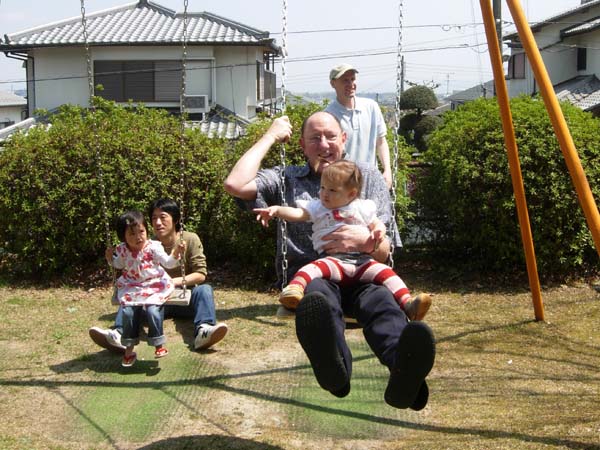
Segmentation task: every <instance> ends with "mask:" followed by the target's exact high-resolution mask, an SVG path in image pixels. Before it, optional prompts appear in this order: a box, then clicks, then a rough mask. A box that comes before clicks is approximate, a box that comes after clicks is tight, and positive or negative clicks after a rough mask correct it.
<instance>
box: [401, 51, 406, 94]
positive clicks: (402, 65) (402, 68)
mask: <svg viewBox="0 0 600 450" xmlns="http://www.w3.org/2000/svg"><path fill="white" fill-rule="evenodd" d="M405 70H406V67H405V66H404V55H402V57H401V58H400V94H403V93H404V78H405V76H406V74H405V73H404V71H405Z"/></svg>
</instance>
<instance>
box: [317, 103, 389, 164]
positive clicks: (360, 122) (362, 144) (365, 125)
mask: <svg viewBox="0 0 600 450" xmlns="http://www.w3.org/2000/svg"><path fill="white" fill-rule="evenodd" d="M354 99H355V101H354V109H348V108H346V107H345V106H344V105H342V104H341V103H340V102H338V101H337V99H336V100H334V101H333V102H331V103H330V104H329V105H327V108H325V111H327V112H329V113H331V114H333V115H334V116H335V117H337V118H338V120H339V121H340V123H341V124H342V129H343V130H344V131H345V132H346V135H347V138H346V159H349V160H351V161H354V162H363V163H366V164H368V165H370V166H373V167H377V155H376V154H377V152H376V147H377V138H379V137H382V136H385V135H386V133H387V127H386V125H385V120H384V119H383V114H381V109H380V108H379V105H378V104H377V102H376V101H374V100H371V99H370V98H364V97H354Z"/></svg>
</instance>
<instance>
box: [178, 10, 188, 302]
mask: <svg viewBox="0 0 600 450" xmlns="http://www.w3.org/2000/svg"><path fill="white" fill-rule="evenodd" d="M187 27H188V0H183V30H182V54H181V95H180V105H179V114H180V116H181V131H180V133H179V145H180V147H179V148H180V153H179V166H180V173H179V209H180V211H181V218H180V221H179V223H180V226H181V228H180V230H179V244H183V231H184V217H185V210H184V195H185V169H186V164H185V120H186V114H187V113H186V109H185V91H186V82H187V78H186V64H187V38H188V29H187ZM179 265H180V267H181V286H182V288H183V289H182V291H181V295H180V296H181V298H184V297H185V290H186V282H185V254H184V255H181V256H180V258H179Z"/></svg>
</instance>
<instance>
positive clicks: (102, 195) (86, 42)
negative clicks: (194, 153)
mask: <svg viewBox="0 0 600 450" xmlns="http://www.w3.org/2000/svg"><path fill="white" fill-rule="evenodd" d="M81 26H82V28H83V42H84V45H85V58H86V63H87V76H88V88H89V97H90V100H89V102H90V111H91V114H92V129H93V132H94V147H95V156H96V170H97V172H98V183H99V185H100V200H101V202H102V216H103V218H104V232H105V237H106V245H107V246H110V245H111V241H112V239H111V234H110V221H109V219H108V206H107V201H106V186H105V185H104V171H103V170H102V155H101V153H100V137H99V135H98V123H97V113H96V106H95V104H94V77H93V73H92V57H91V52H90V44H89V36H88V29H87V18H86V13H85V0H81ZM113 278H114V273H113Z"/></svg>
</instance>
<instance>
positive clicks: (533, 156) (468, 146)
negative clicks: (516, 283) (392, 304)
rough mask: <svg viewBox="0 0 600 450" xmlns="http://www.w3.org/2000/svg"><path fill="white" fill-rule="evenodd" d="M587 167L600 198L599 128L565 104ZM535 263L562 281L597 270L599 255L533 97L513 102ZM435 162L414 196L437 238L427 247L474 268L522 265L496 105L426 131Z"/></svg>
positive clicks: (452, 116)
mask: <svg viewBox="0 0 600 450" xmlns="http://www.w3.org/2000/svg"><path fill="white" fill-rule="evenodd" d="M562 109H563V112H564V115H565V118H566V121H567V123H568V126H569V128H570V131H571V134H572V136H573V139H574V141H575V146H576V148H577V149H578V152H579V156H580V158H581V161H582V164H583V167H584V170H585V171H586V174H587V177H588V180H589V182H590V185H591V188H592V190H593V192H594V195H595V197H596V198H598V195H599V194H600V184H599V181H600V160H599V156H600V128H599V126H598V125H599V123H598V120H597V119H595V118H593V117H592V116H591V115H590V114H589V113H584V112H582V111H581V110H579V109H577V108H575V107H573V106H572V105H570V104H567V103H565V104H562ZM511 110H512V114H513V121H514V126H515V132H516V138H517V145H518V150H519V155H520V160H521V169H522V172H523V178H524V186H525V192H526V197H527V203H528V210H529V217H530V222H531V228H532V233H533V238H534V244H535V250H536V256H537V264H538V268H539V270H540V275H541V276H542V277H549V276H564V275H567V274H572V273H573V272H575V271H582V270H585V269H587V268H589V267H591V266H594V265H596V264H597V258H598V256H597V253H596V251H595V249H594V246H593V242H592V240H591V235H590V233H589V230H588V229H587V226H586V222H585V218H584V216H583V213H582V211H581V209H580V207H579V205H578V199H577V195H576V192H575V189H574V187H573V184H572V182H571V179H570V176H569V172H568V170H567V167H566V164H565V161H564V157H563V155H562V153H561V151H560V147H559V145H558V141H557V139H556V137H555V134H554V130H553V128H552V126H551V123H550V120H549V118H548V115H547V113H546V110H545V108H544V105H543V103H542V102H541V101H540V100H539V99H531V98H528V97H519V98H516V99H513V100H512V101H511ZM425 160H426V161H427V162H428V163H430V164H431V167H430V168H429V170H428V171H427V172H426V173H427V175H426V176H424V177H423V178H422V179H421V180H420V182H419V184H418V190H417V198H418V203H419V205H420V207H421V209H422V214H423V216H424V217H426V218H429V219H432V220H431V221H430V222H428V225H429V226H430V227H431V228H432V230H433V234H434V236H435V239H434V242H432V248H435V249H436V250H438V251H444V252H447V255H450V256H451V258H452V260H453V261H455V262H462V263H463V264H464V265H465V268H468V269H472V270H481V269H482V268H483V269H484V270H501V271H512V270H514V268H515V267H523V264H524V253H523V247H522V243H521V237H520V231H519V225H518V220H517V213H516V208H515V201H514V195H513V188H512V183H511V176H510V171H509V166H508V159H507V154H506V151H505V149H504V137H503V133H502V124H501V121H500V116H499V110H498V106H497V103H496V101H495V99H488V100H484V99H480V100H477V101H474V102H469V103H467V104H465V105H464V106H462V107H461V108H459V109H458V110H457V111H454V112H450V113H447V114H446V115H445V116H444V122H443V124H442V125H441V126H440V127H439V128H437V129H436V131H434V132H433V134H432V135H431V138H430V141H429V149H428V150H427V151H426V152H425Z"/></svg>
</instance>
